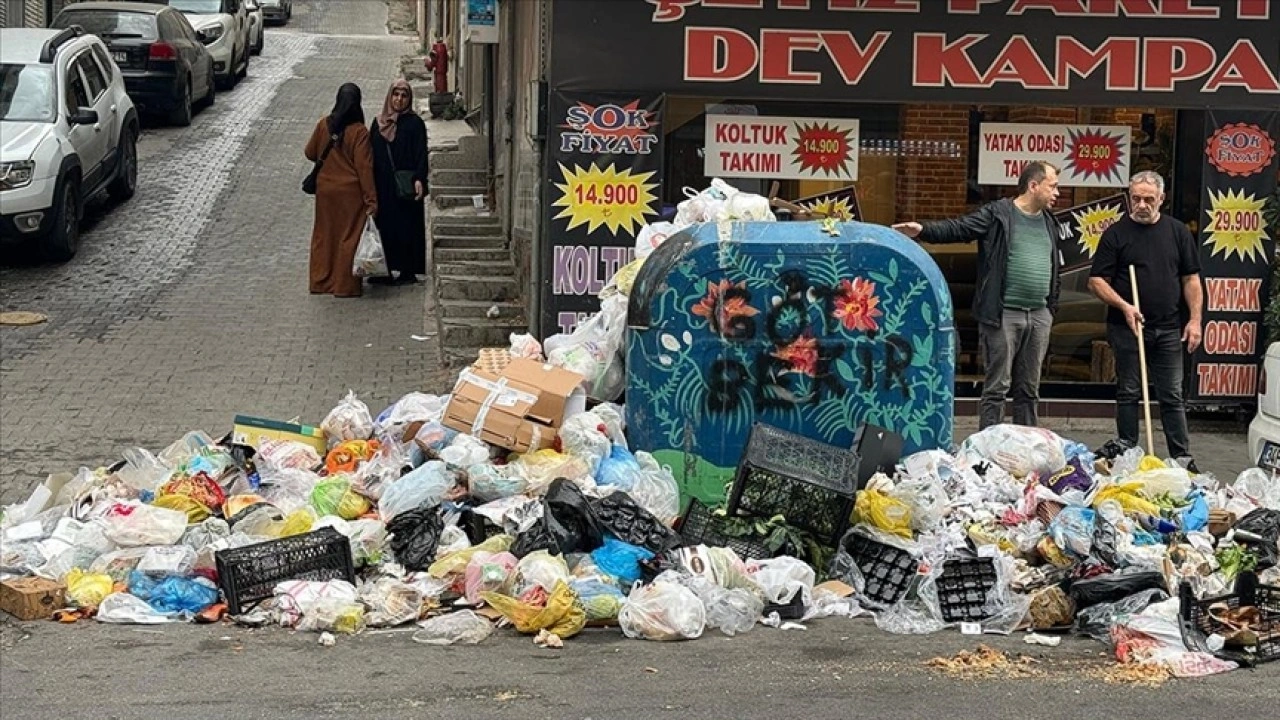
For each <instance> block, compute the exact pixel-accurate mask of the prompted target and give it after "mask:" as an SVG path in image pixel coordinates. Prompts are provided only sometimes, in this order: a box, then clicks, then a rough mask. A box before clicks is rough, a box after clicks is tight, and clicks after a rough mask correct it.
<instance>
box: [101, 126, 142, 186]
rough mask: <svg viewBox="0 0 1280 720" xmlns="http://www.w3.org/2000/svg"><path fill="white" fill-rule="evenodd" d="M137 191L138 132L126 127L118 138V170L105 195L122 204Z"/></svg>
mask: <svg viewBox="0 0 1280 720" xmlns="http://www.w3.org/2000/svg"><path fill="white" fill-rule="evenodd" d="M137 190H138V131H137V130H134V129H133V128H131V127H126V128H125V129H124V133H123V134H122V135H121V137H120V168H119V170H117V171H116V177H115V179H114V180H112V181H111V185H110V186H108V187H107V194H108V195H110V196H111V199H112V200H115V201H116V202H124V201H125V200H128V199H129V198H131V197H133V194H134V193H135V192H137Z"/></svg>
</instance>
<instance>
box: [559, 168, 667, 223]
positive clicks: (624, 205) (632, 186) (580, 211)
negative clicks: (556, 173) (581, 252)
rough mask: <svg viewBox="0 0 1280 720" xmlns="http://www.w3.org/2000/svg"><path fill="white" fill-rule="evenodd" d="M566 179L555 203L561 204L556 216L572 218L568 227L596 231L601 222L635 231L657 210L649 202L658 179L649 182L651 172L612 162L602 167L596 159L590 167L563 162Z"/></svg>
mask: <svg viewBox="0 0 1280 720" xmlns="http://www.w3.org/2000/svg"><path fill="white" fill-rule="evenodd" d="M560 175H561V177H563V178H564V180H565V181H564V183H556V187H557V188H559V190H560V198H559V199H558V200H556V201H555V202H554V203H552V206H553V207H558V208H562V209H561V210H560V214H559V215H556V217H555V219H556V220H559V219H561V218H568V219H569V226H568V227H567V228H566V230H572V229H574V228H575V227H578V226H579V225H586V226H587V232H588V233H593V232H595V231H596V229H597V228H599V227H600V226H602V225H603V226H604V227H606V228H608V230H609V232H610V233H612V234H614V235H617V234H618V231H619V230H625V231H626V233H627V234H628V235H634V234H635V233H636V231H637V230H638V229H639V228H640V227H641V226H643V225H644V218H645V215H652V214H654V212H653V210H652V209H650V206H651V205H652V204H653V202H654V201H655V200H657V198H656V197H655V196H654V194H653V192H652V191H653V189H654V188H656V187H657V184H656V183H649V182H646V181H647V180H649V179H650V178H652V177H653V173H652V172H647V173H639V174H636V175H632V174H631V169H630V168H624V169H622V170H618V169H616V168H615V167H614V166H612V165H610V166H608V167H606V168H605V169H603V170H601V169H599V168H597V167H596V166H595V164H594V163H593V164H592V165H591V167H589V168H583V167H581V166H578V165H575V166H574V168H573V169H572V170H570V169H569V168H567V167H565V166H564V165H563V164H562V165H560Z"/></svg>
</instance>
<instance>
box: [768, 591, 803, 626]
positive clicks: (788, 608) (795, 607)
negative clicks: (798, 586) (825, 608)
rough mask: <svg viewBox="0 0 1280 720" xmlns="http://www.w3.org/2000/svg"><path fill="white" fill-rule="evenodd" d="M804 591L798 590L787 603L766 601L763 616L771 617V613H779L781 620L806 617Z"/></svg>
mask: <svg viewBox="0 0 1280 720" xmlns="http://www.w3.org/2000/svg"><path fill="white" fill-rule="evenodd" d="M806 609H807V608H805V606H804V593H803V592H801V591H799V590H796V592H795V594H794V595H792V596H791V599H790V600H789V601H787V602H785V603H765V606H764V612H763V613H761V616H762V617H769V613H775V612H776V613H778V619H780V620H799V619H800V618H803V617H804V611H805V610H806Z"/></svg>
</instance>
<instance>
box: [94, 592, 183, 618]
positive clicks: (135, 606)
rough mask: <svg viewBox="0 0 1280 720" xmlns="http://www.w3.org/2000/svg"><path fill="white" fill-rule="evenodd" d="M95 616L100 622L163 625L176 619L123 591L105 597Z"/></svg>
mask: <svg viewBox="0 0 1280 720" xmlns="http://www.w3.org/2000/svg"><path fill="white" fill-rule="evenodd" d="M94 617H95V618H96V619H97V621H98V622H104V623H115V624H119V625H161V624H164V623H167V622H173V620H174V619H173V618H170V617H168V616H166V615H164V614H162V613H161V612H160V611H158V610H156V609H155V608H153V607H151V606H150V605H148V604H147V603H146V601H144V600H143V599H142V598H140V597H138V596H136V595H130V594H129V593H122V592H120V593H112V594H110V595H108V596H106V597H105V598H103V599H102V603H101V604H99V605H98V614H97V615H95V616H94Z"/></svg>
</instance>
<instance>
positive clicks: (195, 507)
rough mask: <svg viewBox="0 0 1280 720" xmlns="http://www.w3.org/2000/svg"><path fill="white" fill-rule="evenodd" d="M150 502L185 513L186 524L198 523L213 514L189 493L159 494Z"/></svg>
mask: <svg viewBox="0 0 1280 720" xmlns="http://www.w3.org/2000/svg"><path fill="white" fill-rule="evenodd" d="M151 504H152V505H155V506H156V507H162V508H166V509H168V510H177V511H178V512H180V513H186V514H187V524H188V525H199V524H200V523H202V522H204V521H205V520H206V519H208V517H209V516H210V515H212V514H213V512H212V511H211V510H209V508H207V507H205V506H204V505H203V504H202V503H201V502H200V501H199V500H196V499H195V498H193V497H191V496H190V495H161V496H160V497H157V498H156V499H155V500H154V501H153V502H152V503H151Z"/></svg>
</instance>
